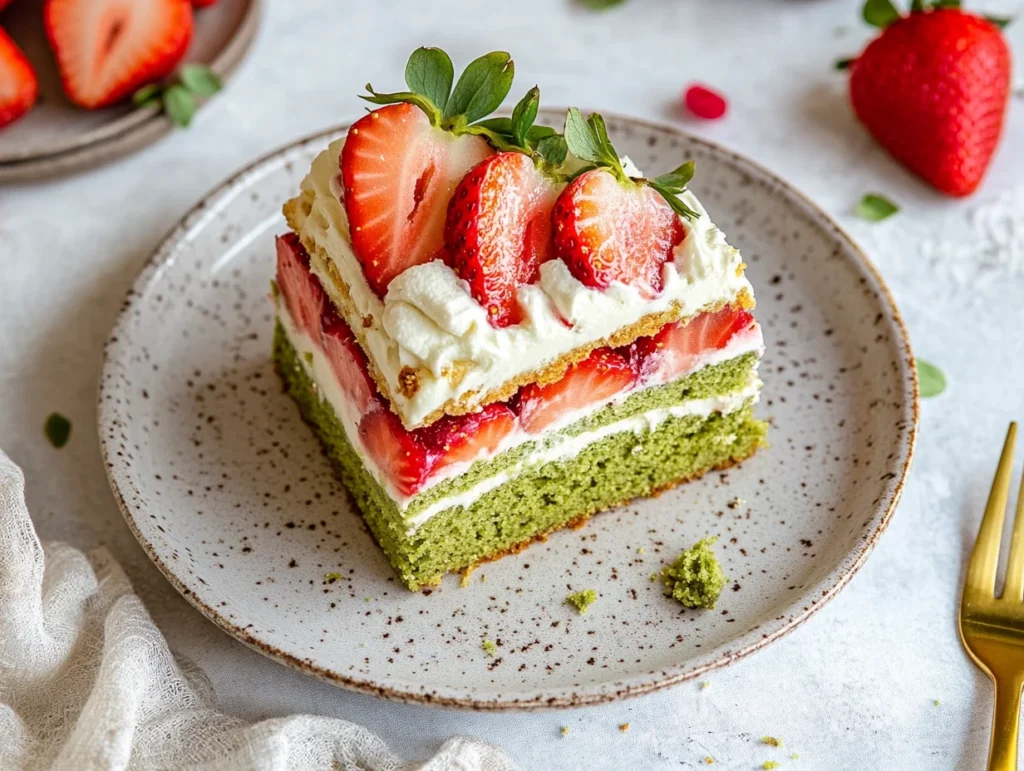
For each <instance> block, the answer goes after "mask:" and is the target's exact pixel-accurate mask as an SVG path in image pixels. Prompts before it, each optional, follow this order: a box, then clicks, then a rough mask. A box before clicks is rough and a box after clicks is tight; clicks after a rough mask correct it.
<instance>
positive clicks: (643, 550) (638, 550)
mask: <svg viewBox="0 0 1024 771" xmlns="http://www.w3.org/2000/svg"><path fill="white" fill-rule="evenodd" d="M645 551H647V549H645V548H644V547H643V546H641V547H639V548H638V549H637V550H636V553H637V554H643V553H644V552H645Z"/></svg>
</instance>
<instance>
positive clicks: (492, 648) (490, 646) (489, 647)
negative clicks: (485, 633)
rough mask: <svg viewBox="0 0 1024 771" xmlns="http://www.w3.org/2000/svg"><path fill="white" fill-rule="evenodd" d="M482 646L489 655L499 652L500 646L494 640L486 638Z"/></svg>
mask: <svg viewBox="0 0 1024 771" xmlns="http://www.w3.org/2000/svg"><path fill="white" fill-rule="evenodd" d="M480 647H481V648H482V649H483V651H484V653H486V654H487V655H488V656H494V655H495V654H496V653H497V652H498V646H497V645H495V644H494V641H493V640H484V641H483V642H482V643H480Z"/></svg>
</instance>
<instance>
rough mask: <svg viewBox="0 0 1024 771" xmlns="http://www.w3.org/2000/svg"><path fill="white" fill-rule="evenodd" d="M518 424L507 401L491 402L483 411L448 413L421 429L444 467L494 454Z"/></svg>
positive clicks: (439, 463)
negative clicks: (504, 402)
mask: <svg viewBox="0 0 1024 771" xmlns="http://www.w3.org/2000/svg"><path fill="white" fill-rule="evenodd" d="M515 427H516V416H515V413H514V412H512V410H510V409H509V408H508V407H507V406H506V405H504V404H498V403H494V404H488V405H487V406H486V407H484V408H483V409H482V410H481V411H480V412H474V413H470V414H468V415H446V416H445V417H443V418H441V419H440V420H438V421H437V422H436V423H431V424H430V425H429V426H426V427H425V428H421V429H417V431H416V433H417V434H418V435H419V437H420V438H421V440H422V441H423V444H424V445H426V446H427V447H428V448H429V449H430V450H432V451H433V452H434V453H436V454H437V456H438V459H437V465H436V467H435V468H441V467H443V466H447V465H449V464H451V463H466V462H470V461H473V460H476V459H477V458H478V457H479V456H481V455H484V454H490V453H493V452H494V451H495V450H497V449H498V446H499V445H500V444H501V442H502V440H503V439H504V438H505V437H506V436H508V435H509V434H510V433H512V431H513V430H514V429H515Z"/></svg>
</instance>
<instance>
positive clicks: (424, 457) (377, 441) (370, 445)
mask: <svg viewBox="0 0 1024 771" xmlns="http://www.w3.org/2000/svg"><path fill="white" fill-rule="evenodd" d="M359 438H360V440H361V441H362V444H363V449H364V450H365V451H366V453H367V455H369V456H370V457H371V458H372V459H373V461H374V463H376V464H377V468H379V469H380V471H381V473H382V474H384V475H385V476H386V477H387V478H388V479H389V480H390V481H391V483H392V484H393V485H394V486H395V488H396V489H397V490H398V491H399V492H400V493H402V494H403V495H412V494H413V493H415V492H416V491H417V490H418V489H419V488H420V487H421V486H422V485H423V482H424V481H425V480H426V479H427V477H428V476H429V475H430V472H431V470H432V469H433V467H434V462H435V460H436V455H435V454H434V453H432V452H431V451H429V450H428V449H427V448H426V447H425V446H424V445H423V443H422V442H421V441H420V439H419V438H418V437H417V436H416V434H415V433H414V432H412V431H408V430H406V428H405V427H404V426H403V425H402V421H400V420H399V419H398V416H397V415H395V413H393V412H392V411H391V410H390V409H388V406H387V405H386V404H383V403H380V404H379V409H375V410H373V411H372V412H370V413H368V414H366V415H365V416H363V419H362V421H360V423H359Z"/></svg>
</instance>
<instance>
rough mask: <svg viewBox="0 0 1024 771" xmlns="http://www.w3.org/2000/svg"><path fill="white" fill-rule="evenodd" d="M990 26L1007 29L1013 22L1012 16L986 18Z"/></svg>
mask: <svg viewBox="0 0 1024 771" xmlns="http://www.w3.org/2000/svg"><path fill="white" fill-rule="evenodd" d="M985 19H986V20H987V21H988V23H989V24H994V25H995V26H997V27H999V29H1006V28H1007V27H1008V26H1010V24H1011V23H1012V22H1013V17H1012V16H986V17H985Z"/></svg>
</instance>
